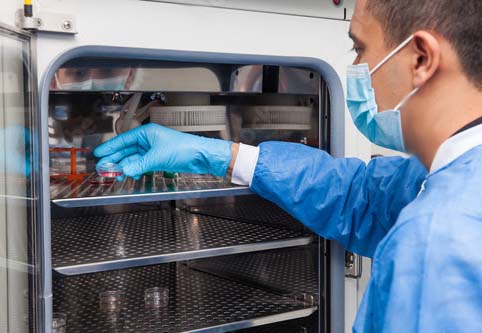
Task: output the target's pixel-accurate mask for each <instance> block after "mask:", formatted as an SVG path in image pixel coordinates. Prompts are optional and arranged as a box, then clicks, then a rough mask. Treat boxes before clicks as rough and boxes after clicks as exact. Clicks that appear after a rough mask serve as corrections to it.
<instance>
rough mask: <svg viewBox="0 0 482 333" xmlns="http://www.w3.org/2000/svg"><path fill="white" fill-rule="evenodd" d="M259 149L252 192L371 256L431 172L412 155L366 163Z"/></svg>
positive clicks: (292, 149)
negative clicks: (410, 156)
mask: <svg viewBox="0 0 482 333" xmlns="http://www.w3.org/2000/svg"><path fill="white" fill-rule="evenodd" d="M259 148H260V152H259V158H258V163H257V165H256V169H255V173H254V176H253V180H252V183H251V189H252V190H253V191H254V192H255V193H257V194H258V195H260V196H261V197H263V198H265V199H268V200H270V201H272V202H274V203H275V204H277V205H278V206H280V207H281V208H283V209H284V210H285V211H287V212H288V213H290V214H291V215H292V216H294V217H295V218H297V219H298V220H300V221H301V222H302V223H303V224H304V225H305V226H307V227H308V228H310V229H311V230H312V231H313V232H315V233H317V234H318V235H320V236H322V237H324V238H327V239H331V240H336V241H338V242H339V243H340V244H341V245H343V246H344V247H345V248H346V249H348V250H350V251H352V252H354V253H358V254H361V255H364V256H368V257H372V256H373V254H374V252H375V249H376V247H377V245H378V243H379V242H380V240H381V239H382V238H383V237H384V236H385V235H386V234H387V232H388V231H389V230H390V228H391V227H392V225H393V224H394V223H395V221H396V219H397V217H398V214H399V213H400V210H401V209H402V208H403V207H404V206H406V205H407V204H408V203H409V202H410V201H412V200H413V199H414V198H415V197H416V196H417V193H418V192H419V190H420V186H421V184H422V182H423V180H424V178H425V176H426V174H427V170H426V168H425V167H424V166H423V165H422V164H421V163H420V162H419V161H418V160H417V159H416V158H414V157H412V158H402V157H382V158H376V159H373V160H372V161H371V162H370V163H369V164H368V165H366V164H365V163H364V162H363V161H361V160H359V159H354V158H333V157H331V156H330V155H329V154H327V153H326V152H323V151H322V150H319V149H315V148H310V147H307V146H304V145H301V144H293V143H284V142H265V143H262V144H261V145H260V146H259Z"/></svg>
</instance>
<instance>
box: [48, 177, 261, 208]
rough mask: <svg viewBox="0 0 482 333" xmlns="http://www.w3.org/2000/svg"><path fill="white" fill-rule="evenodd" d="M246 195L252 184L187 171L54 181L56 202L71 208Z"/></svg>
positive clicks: (53, 190)
mask: <svg viewBox="0 0 482 333" xmlns="http://www.w3.org/2000/svg"><path fill="white" fill-rule="evenodd" d="M245 194H252V192H251V191H250V190H249V188H248V187H244V186H235V185H232V184H231V183H229V182H227V181H226V180H225V179H224V178H219V177H213V176H206V175H202V176H199V175H187V174H181V176H180V177H177V178H175V179H171V178H165V177H163V176H162V175H158V174H154V175H145V176H143V177H142V178H141V179H140V180H137V181H136V180H133V179H132V178H125V179H124V180H123V181H117V180H115V178H112V179H111V180H110V181H109V182H106V183H104V184H101V183H99V181H98V180H97V174H96V173H93V174H91V175H89V176H87V177H85V178H84V179H81V180H68V179H61V178H59V179H52V180H51V184H50V198H51V200H52V202H53V203H55V204H57V205H58V206H61V207H68V208H72V207H86V206H100V205H112V204H126V203H138V202H151V201H163V200H178V199H190V198H207V197H217V196H228V195H245Z"/></svg>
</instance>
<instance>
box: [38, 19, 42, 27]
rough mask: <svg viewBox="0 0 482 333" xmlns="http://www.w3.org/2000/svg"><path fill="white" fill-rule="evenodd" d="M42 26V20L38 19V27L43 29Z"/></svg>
mask: <svg viewBox="0 0 482 333" xmlns="http://www.w3.org/2000/svg"><path fill="white" fill-rule="evenodd" d="M41 26H42V20H41V19H39V18H38V19H37V27H41Z"/></svg>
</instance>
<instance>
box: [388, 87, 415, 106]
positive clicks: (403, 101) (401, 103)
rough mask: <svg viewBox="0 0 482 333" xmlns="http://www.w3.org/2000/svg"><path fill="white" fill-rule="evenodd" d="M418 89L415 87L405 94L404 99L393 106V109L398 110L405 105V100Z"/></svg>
mask: <svg viewBox="0 0 482 333" xmlns="http://www.w3.org/2000/svg"><path fill="white" fill-rule="evenodd" d="M419 90H420V88H415V89H413V90H412V92H411V93H410V94H408V95H407V96H405V98H404V99H402V101H401V102H400V103H398V105H397V106H396V107H395V108H394V110H400V109H401V108H402V106H404V105H405V103H407V101H408V100H409V99H410V98H412V96H413V95H415V94H416V93H417V92H418V91H419Z"/></svg>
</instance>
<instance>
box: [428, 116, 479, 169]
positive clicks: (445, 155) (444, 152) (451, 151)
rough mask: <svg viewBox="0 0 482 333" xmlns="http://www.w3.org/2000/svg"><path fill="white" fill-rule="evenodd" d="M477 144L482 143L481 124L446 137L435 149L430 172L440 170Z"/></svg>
mask: <svg viewBox="0 0 482 333" xmlns="http://www.w3.org/2000/svg"><path fill="white" fill-rule="evenodd" d="M479 145H482V125H477V126H475V127H472V128H470V129H468V130H466V131H463V132H462V133H459V134H457V135H455V136H453V137H451V138H449V139H447V140H446V141H445V142H444V143H442V145H441V146H440V147H439V149H438V150H437V153H436V154H435V158H434V160H433V162H432V166H431V167H430V173H434V172H435V171H437V170H440V169H441V168H443V167H444V166H446V165H447V164H449V163H451V162H453V161H454V160H456V159H457V158H458V157H460V156H462V155H463V154H464V153H466V152H467V151H469V150H470V149H472V148H474V147H476V146H479Z"/></svg>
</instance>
